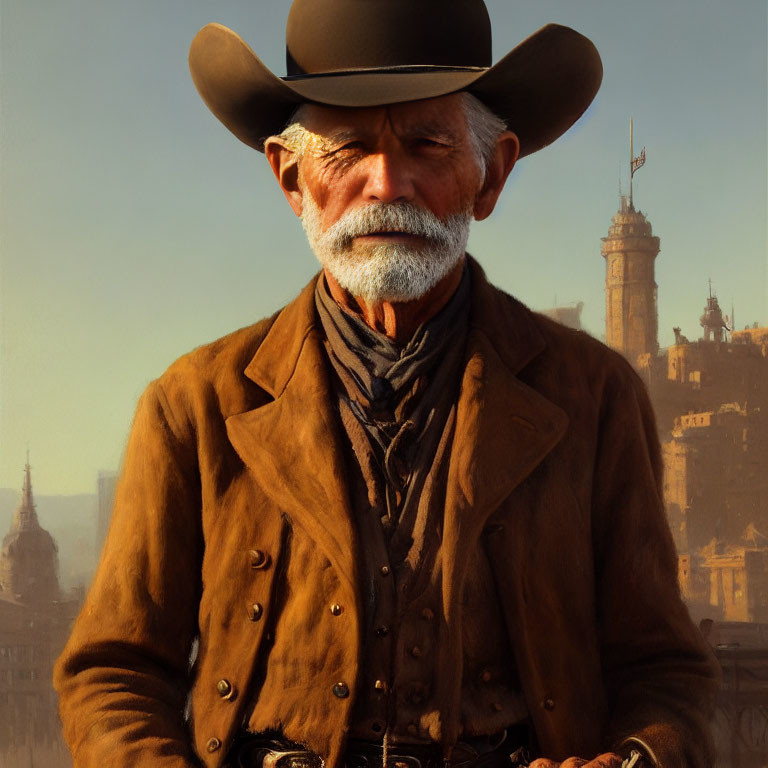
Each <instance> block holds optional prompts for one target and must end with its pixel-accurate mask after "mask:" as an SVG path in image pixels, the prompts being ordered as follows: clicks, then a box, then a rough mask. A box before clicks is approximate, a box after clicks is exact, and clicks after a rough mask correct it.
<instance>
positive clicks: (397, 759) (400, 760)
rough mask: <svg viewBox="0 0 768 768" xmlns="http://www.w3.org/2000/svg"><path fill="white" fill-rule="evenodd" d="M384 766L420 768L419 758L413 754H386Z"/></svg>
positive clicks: (391, 767) (385, 767) (388, 767)
mask: <svg viewBox="0 0 768 768" xmlns="http://www.w3.org/2000/svg"><path fill="white" fill-rule="evenodd" d="M384 768H421V760H419V758H418V757H414V756H413V755H397V754H395V755H388V756H387V764H386V765H385V766H384Z"/></svg>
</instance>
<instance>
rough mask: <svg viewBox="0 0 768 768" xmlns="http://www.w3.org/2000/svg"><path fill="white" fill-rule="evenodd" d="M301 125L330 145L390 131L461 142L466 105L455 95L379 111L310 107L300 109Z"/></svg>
mask: <svg viewBox="0 0 768 768" xmlns="http://www.w3.org/2000/svg"><path fill="white" fill-rule="evenodd" d="M301 122H302V124H303V125H304V127H305V128H307V129H308V130H309V131H311V132H312V133H314V134H316V135H318V136H321V137H323V138H324V139H325V140H327V141H344V140H346V139H348V138H350V137H352V136H354V137H358V138H359V137H367V138H375V137H376V136H378V135H380V134H381V133H383V132H386V131H388V130H391V131H392V132H394V133H395V134H396V135H398V136H408V135H411V134H414V133H424V134H429V135H433V134H434V135H443V136H446V137H450V138H453V139H455V140H456V141H460V140H461V139H462V138H464V137H465V135H466V133H467V122H466V116H465V112H464V108H463V102H462V100H461V97H460V95H459V94H455V93H453V94H449V95H448V96H439V97H437V98H434V99H421V100H419V101H406V102H402V103H399V104H386V105H383V106H378V107H332V106H327V105H324V104H313V103H308V104H305V105H304V106H303V107H302V109H301Z"/></svg>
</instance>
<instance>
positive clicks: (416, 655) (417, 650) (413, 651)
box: [411, 645, 421, 659]
mask: <svg viewBox="0 0 768 768" xmlns="http://www.w3.org/2000/svg"><path fill="white" fill-rule="evenodd" d="M411 656H413V658H414V659H418V658H419V656H421V648H419V646H418V645H414V646H413V648H411Z"/></svg>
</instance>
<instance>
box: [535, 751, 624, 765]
mask: <svg viewBox="0 0 768 768" xmlns="http://www.w3.org/2000/svg"><path fill="white" fill-rule="evenodd" d="M621 761H622V758H621V757H620V756H619V755H617V754H616V753H615V752H606V753H605V754H603V755H598V756H597V757H595V758H594V759H592V760H585V759H584V758H583V757H569V758H568V759H567V760H564V761H563V762H562V763H557V762H555V761H554V760H547V758H546V757H540V758H538V759H537V760H534V761H533V762H532V763H531V764H530V766H529V768H621Z"/></svg>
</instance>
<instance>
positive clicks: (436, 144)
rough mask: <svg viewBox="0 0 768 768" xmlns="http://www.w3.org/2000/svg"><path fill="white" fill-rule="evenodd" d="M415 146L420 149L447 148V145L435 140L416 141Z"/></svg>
mask: <svg viewBox="0 0 768 768" xmlns="http://www.w3.org/2000/svg"><path fill="white" fill-rule="evenodd" d="M416 144H417V145H418V146H420V147H428V148H429V147H439V148H442V147H447V146H448V145H447V144H444V143H443V142H442V141H437V140H436V139H427V138H424V139H417V140H416Z"/></svg>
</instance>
